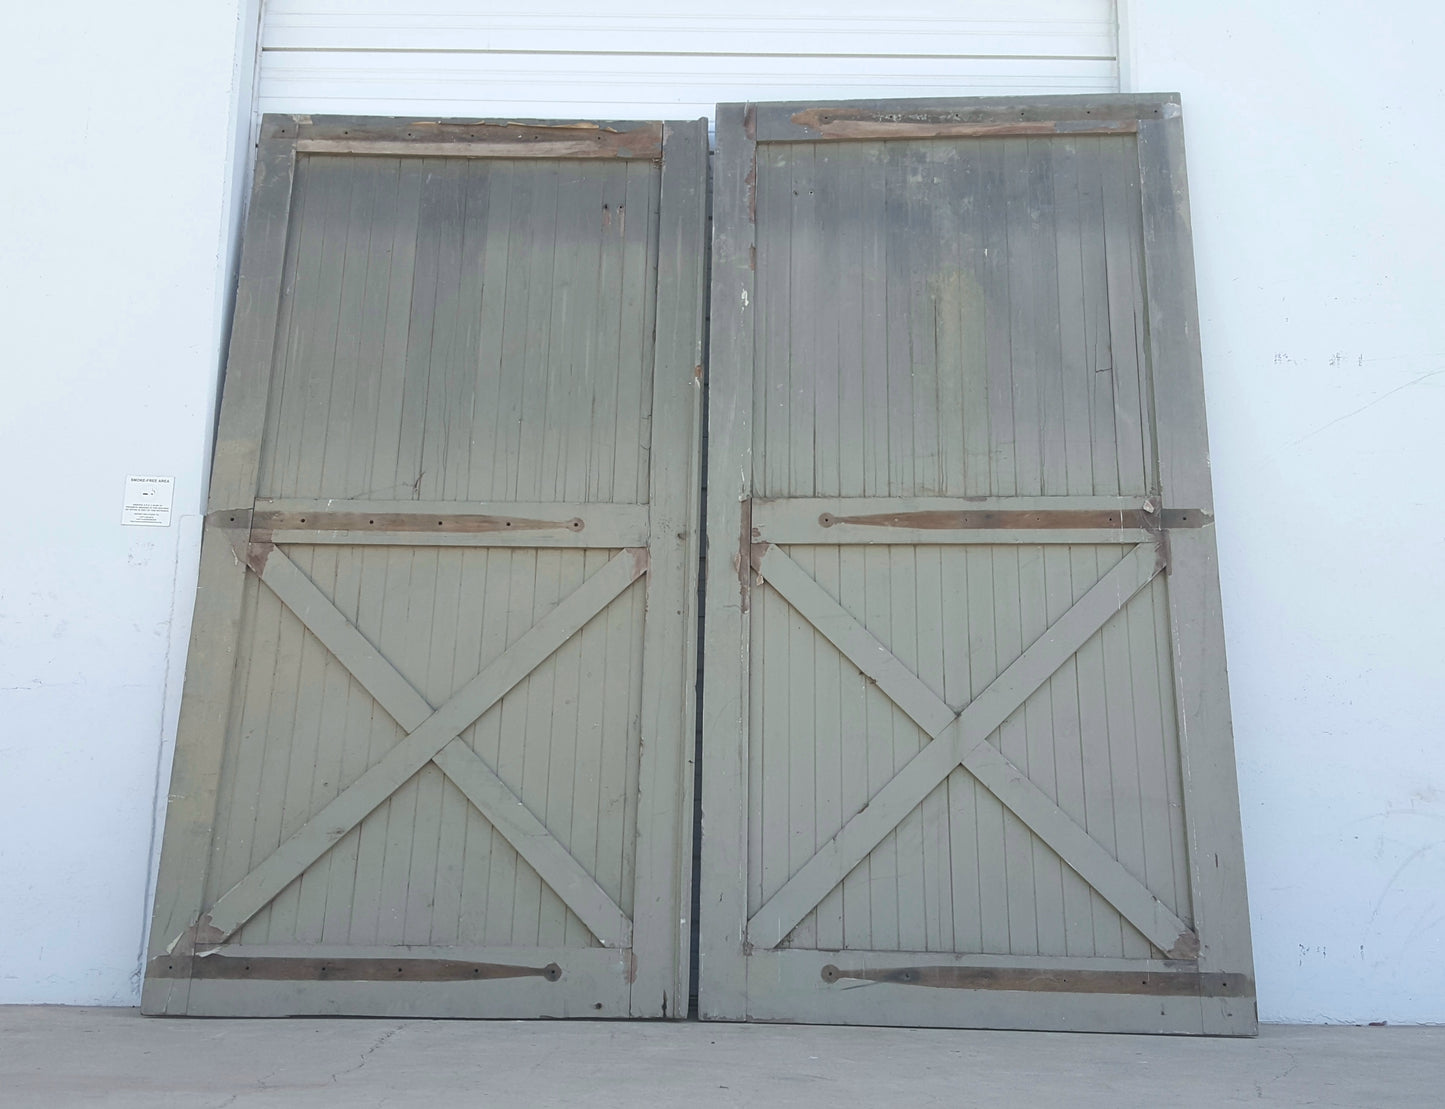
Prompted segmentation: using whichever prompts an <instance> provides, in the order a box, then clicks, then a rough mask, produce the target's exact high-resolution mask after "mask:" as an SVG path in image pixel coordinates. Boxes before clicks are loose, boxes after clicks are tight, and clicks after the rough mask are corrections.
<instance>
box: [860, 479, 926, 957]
mask: <svg viewBox="0 0 1445 1109" xmlns="http://www.w3.org/2000/svg"><path fill="white" fill-rule="evenodd" d="M883 457H884V458H885V459H886V458H888V457H889V455H887V454H886V453H885V454H884V455H883ZM892 553H893V552H892V549H891V548H890V547H884V546H870V547H865V548H864V549H863V605H864V609H863V622H864V626H865V627H867V629H868V630H869V631H870V632H872V633H873V635H874V636H875V637H876V638H877V639H878V640H880V641H881V642H883V643H885V644H886V643H888V642H889V641H890V640H891V639H892V638H893V606H892V588H891V585H892V583H891V578H890V571H891V568H892V561H893V560H892ZM900 715H901V710H900V709H898V708H897V707H896V706H895V705H894V704H893V702H891V701H889V700H888V699H887V698H886V697H884V696H883V695H881V694H880V693H878V692H877V691H876V690H868V691H867V720H868V796H869V798H870V799H871V798H872V797H873V796H874V795H875V794H877V792H878V791H879V790H880V789H882V788H883V787H884V786H885V785H887V784H888V782H889V781H890V780H891V779H892V777H893V775H894V774H895V773H896V772H897V757H898V754H897V752H898V747H897V744H898V742H899V739H898V735H897V732H898V731H899V729H900V723H899V721H898V717H899V716H900ZM901 727H902V728H906V729H908V730H910V731H916V728H915V725H914V724H913V723H912V722H911V721H903V722H902V724H901ZM898 871H899V860H898V833H897V832H896V831H891V832H889V833H888V835H886V836H884V837H883V839H882V840H881V841H880V842H879V844H878V846H877V847H875V848H874V849H873V851H872V852H871V853H870V854H869V856H868V897H869V902H870V904H869V911H868V918H869V935H868V947H869V948H871V949H872V950H875V951H897V950H898Z"/></svg>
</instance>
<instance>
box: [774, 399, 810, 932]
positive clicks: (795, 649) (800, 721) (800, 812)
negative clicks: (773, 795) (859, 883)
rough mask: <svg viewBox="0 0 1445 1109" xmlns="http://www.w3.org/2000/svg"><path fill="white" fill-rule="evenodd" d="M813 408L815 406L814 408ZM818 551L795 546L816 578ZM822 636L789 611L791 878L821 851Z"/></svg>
mask: <svg viewBox="0 0 1445 1109" xmlns="http://www.w3.org/2000/svg"><path fill="white" fill-rule="evenodd" d="M810 407H811V406H810ZM813 551H814V549H813V548H811V547H795V548H794V549H793V558H794V561H796V562H797V563H798V565H799V566H801V567H802V569H803V571H804V572H805V573H807V574H808V575H809V577H812V576H813V572H814V557H813ZM820 638H821V637H820V636H819V635H818V633H817V632H816V631H814V630H813V626H812V625H811V624H810V623H808V621H807V620H805V619H804V618H803V617H802V616H800V615H799V614H798V613H797V612H794V611H791V610H789V611H788V622H787V640H786V648H785V651H784V654H783V657H782V659H780V660H778V668H779V669H780V670H782V671H783V673H784V677H783V680H784V681H786V682H787V685H788V713H787V716H786V717H784V718H783V720H782V721H781V724H782V734H781V737H780V738H781V740H782V743H783V750H784V752H785V754H784V758H785V759H786V760H787V764H788V766H787V772H786V779H785V780H786V781H787V787H786V792H784V793H783V794H782V811H783V826H784V832H783V838H782V839H781V840H780V841H778V842H777V843H776V850H777V852H778V854H779V856H781V858H782V860H783V865H782V866H781V867H780V870H781V872H782V873H784V874H785V875H786V876H787V877H788V878H791V877H792V876H793V875H794V874H796V873H797V872H798V871H799V870H800V869H801V868H802V866H803V864H804V863H806V862H807V861H808V860H809V859H811V858H812V857H813V853H814V851H816V850H817V842H818V822H817V814H816V813H815V811H814V805H815V801H816V795H817V788H818V782H817V754H818V753H817V744H818V740H819V737H818V734H817V721H816V718H815V716H814V706H815V703H816V701H817V693H816V686H817V679H816V674H815V673H814V654H815V652H816V650H817V647H818V640H819V639H820ZM787 942H788V943H790V944H791V945H792V946H794V947H801V948H812V947H816V946H817V925H816V923H815V921H814V920H813V918H812V916H808V917H807V918H805V919H804V920H803V921H801V922H800V923H799V924H798V926H797V927H796V928H795V929H793V934H792V936H790V937H789V938H788V940H787Z"/></svg>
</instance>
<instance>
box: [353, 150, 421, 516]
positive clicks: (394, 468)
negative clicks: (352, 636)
mask: <svg viewBox="0 0 1445 1109" xmlns="http://www.w3.org/2000/svg"><path fill="white" fill-rule="evenodd" d="M424 161H425V160H424V159H422V158H398V159H397V162H398V169H397V193H396V215H395V221H394V224H393V226H392V232H393V235H392V241H391V251H390V256H391V267H390V271H389V273H388V278H389V280H388V282H387V288H386V294H385V301H384V303H385V330H384V333H383V335H384V337H383V340H382V349H381V372H380V385H379V389H378V400H377V406H376V413H377V417H376V441H375V443H376V447H375V449H376V454H375V458H374V460H373V462H372V469H371V481H370V483H369V486H368V490H367V492H368V495H369V496H373V497H387V498H393V499H403V498H406V497H411V496H413V495H414V494H413V487H412V483H413V481H414V479H415V475H414V474H413V475H410V476H408V477H406V478H405V479H403V477H402V473H401V461H400V457H401V455H400V452H401V444H402V435H403V428H404V420H405V418H406V405H405V397H406V390H407V352H408V350H409V349H410V347H411V321H412V315H411V312H412V287H413V283H414V281H415V279H416V276H417V273H416V257H417V240H418V238H419V232H420V228H421V191H422V181H423V178H424V177H425V174H424V172H423V163H424Z"/></svg>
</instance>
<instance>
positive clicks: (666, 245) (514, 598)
mask: <svg viewBox="0 0 1445 1109" xmlns="http://www.w3.org/2000/svg"><path fill="white" fill-rule="evenodd" d="M706 143H707V135H706V131H705V128H704V125H703V123H702V122H700V121H699V122H695V123H683V124H670V123H669V124H623V125H617V126H608V125H602V126H598V125H595V124H568V125H517V124H505V125H502V124H496V125H490V124H468V123H462V122H446V121H443V122H436V121H431V122H427V121H395V120H378V119H359V118H353V119H345V118H325V117H317V118H315V119H312V118H310V117H301V116H298V117H291V116H268V117H267V118H266V121H265V124H264V128H263V134H262V140H261V144H260V152H259V160H258V163H257V170H256V181H255V190H254V196H253V201H252V207H251V210H250V215H249V221H248V225H247V229H246V240H245V246H244V251H243V262H242V275H241V283H240V290H239V293H238V300H237V311H236V323H235V331H234V336H233V340H232V345H231V353H230V361H229V368H228V372H227V380H226V384H225V394H224V399H223V403H222V415H221V426H220V431H219V442H218V446H217V450H216V461H215V469H214V474H213V478H212V485H211V496H210V506H211V511H210V512H209V514H208V516H207V519H206V531H205V538H204V546H203V553H202V567H201V579H200V590H199V594H198V600H197V607H196V619H195V630H194V634H193V638H192V646H191V654H190V664H189V669H188V672H187V676H186V688H185V695H184V703H183V707H182V713H181V726H180V735H179V741H178V747H177V753H176V762H175V771H174V779H173V782H172V788H171V794H170V805H169V811H168V814H167V819H166V833H165V844H164V851H163V857H162V863H161V872H160V878H159V885H158V892H157V897H156V905H155V917H154V924H153V927H152V932H151V944H150V952H149V959H148V963H147V967H146V985H145V992H144V1008H145V1010H146V1011H147V1012H152V1013H198V1014H238V1015H267V1014H288V1013H357V1014H383V1013H385V1014H399V1015H400V1014H422V1015H433V1016H544V1015H545V1016H568V1015H586V1016H626V1015H637V1016H676V1015H683V1014H685V1012H686V996H687V994H686V990H687V977H688V972H687V959H688V919H687V918H688V915H689V914H688V909H687V906H688V903H689V902H688V890H689V888H690V872H691V857H690V852H689V850H688V849H687V845H688V842H689V839H688V837H689V835H690V832H691V823H692V812H691V789H690V783H691V770H690V767H689V762H690V745H691V738H690V737H691V734H692V725H691V719H692V714H693V704H692V699H691V697H690V696H689V692H688V691H689V687H690V684H691V683H690V681H689V680H688V675H689V674H690V672H691V669H690V668H691V666H692V664H693V663H692V660H693V658H694V657H695V656H693V654H692V651H693V648H692V643H693V640H694V635H693V631H692V629H693V628H694V626H695V621H696V614H695V612H694V606H693V604H692V603H691V599H692V596H693V593H694V590H693V589H692V588H690V583H691V582H692V581H693V580H694V578H693V571H692V569H691V566H693V565H694V564H695V556H696V553H695V536H696V531H697V529H696V522H695V519H694V515H695V511H696V504H697V497H696V495H695V488H696V486H697V485H698V474H697V458H698V442H697V430H698V428H697V414H698V412H699V411H700V393H701V390H700V388H699V386H700V384H701V382H700V376H701V367H700V362H701V335H702V315H703V313H702V303H703V295H704V291H703V286H702V281H703V272H704V266H703V257H704V251H705V248H706V245H705V240H704V229H705V226H706V223H705V221H706V209H705V204H706V172H707V166H706V163H707V146H706Z"/></svg>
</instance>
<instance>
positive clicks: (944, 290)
mask: <svg viewBox="0 0 1445 1109" xmlns="http://www.w3.org/2000/svg"><path fill="white" fill-rule="evenodd" d="M717 130H718V166H717V182H716V186H715V194H716V212H715V217H714V219H715V237H714V270H713V302H712V304H713V307H712V324H711V327H712V335H713V344H712V361H711V368H710V381H711V395H710V411H711V417H710V426H711V443H710V447H709V451H710V462H709V473H710V481H709V504H710V508H709V510H708V535H709V540H708V542H709V547H710V552H711V554H710V557H709V559H708V564H709V566H708V593H707V634H706V640H705V648H706V653H705V660H706V683H705V701H704V704H705V706H706V712H705V721H706V724H705V731H704V748H703V750H704V755H703V757H704V764H703V783H704V784H703V869H702V882H703V886H702V896H701V906H702V934H701V948H700V950H701V956H700V958H701V961H700V971H701V1006H702V1011H703V1013H704V1015H706V1016H712V1017H718V1018H731V1019H740V1018H748V1019H760V1020H811V1021H836V1022H844V1023H882V1024H923V1025H992V1026H1003V1027H1016V1028H1074V1029H1100V1030H1109V1029H1112V1030H1137V1031H1161V1032H1163V1031H1167V1032H1206V1033H1226V1034H1229V1033H1233V1034H1241V1033H1242V1034H1248V1033H1251V1032H1252V1031H1253V1030H1254V1028H1255V1015H1254V1001H1253V994H1254V989H1253V981H1252V968H1251V956H1250V948H1249V933H1248V920H1247V916H1246V910H1245V898H1244V881H1243V870H1242V857H1241V850H1240V839H1239V814H1238V801H1237V798H1236V792H1235V783H1234V770H1233V757H1232V740H1231V735H1230V724H1229V709H1228V698H1227V691H1226V686H1225V671H1224V655H1223V644H1222V638H1221V636H1222V632H1221V624H1220V617H1219V609H1218V587H1217V582H1216V571H1215V554H1214V539H1213V530H1212V520H1213V517H1212V512H1211V500H1210V488H1209V474H1208V464H1207V458H1208V455H1207V450H1206V444H1205V430H1204V411H1203V397H1202V383H1201V373H1200V363H1199V351H1198V343H1197V334H1196V319H1195V307H1194V286H1193V274H1192V257H1191V247H1190V237H1189V217H1188V211H1187V202H1186V197H1185V189H1184V160H1183V146H1182V138H1181V134H1182V132H1181V120H1180V113H1179V105H1178V103H1177V101H1176V100H1174V99H1172V98H1165V99H1162V100H1161V99H1151V100H1138V99H1129V98H1103V97H1087V98H1084V97H1068V98H1054V99H1043V100H1038V101H1034V102H1027V103H1017V102H1011V103H1002V102H997V101H972V102H955V103H940V102H925V101H917V102H907V101H904V102H896V103H888V104H842V105H778V104H772V105H765V104H759V105H749V106H729V107H726V108H724V109H722V110H721V111H720V113H719V118H718V125H717Z"/></svg>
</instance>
